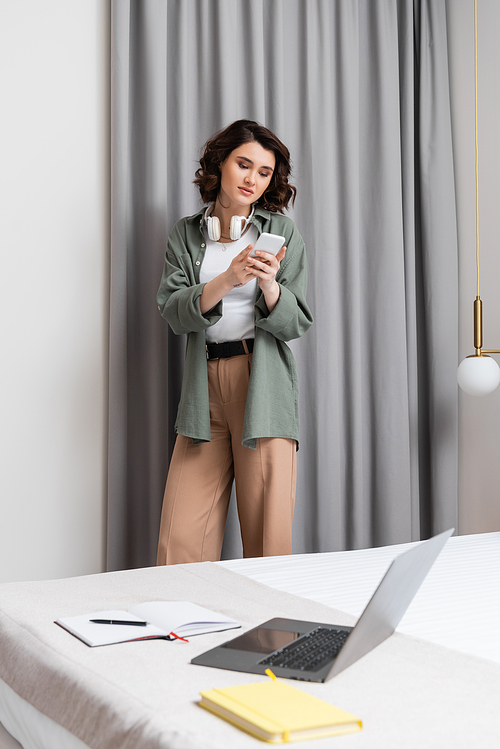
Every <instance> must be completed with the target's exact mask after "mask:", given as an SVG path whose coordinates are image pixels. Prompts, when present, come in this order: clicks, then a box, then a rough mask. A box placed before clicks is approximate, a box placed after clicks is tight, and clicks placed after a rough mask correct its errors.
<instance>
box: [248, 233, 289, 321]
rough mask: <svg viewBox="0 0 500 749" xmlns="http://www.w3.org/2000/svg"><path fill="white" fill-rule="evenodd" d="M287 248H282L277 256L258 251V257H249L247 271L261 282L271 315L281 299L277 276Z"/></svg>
mask: <svg viewBox="0 0 500 749" xmlns="http://www.w3.org/2000/svg"><path fill="white" fill-rule="evenodd" d="M285 252H286V247H282V248H281V250H280V251H279V252H278V254H277V255H273V254H272V253H270V252H263V251H259V250H256V252H255V254H256V257H250V256H249V257H248V258H247V265H246V271H247V272H251V273H252V275H253V276H256V277H257V278H258V280H259V287H260V289H261V290H262V293H263V294H264V298H265V300H266V304H267V308H268V310H269V312H270V313H271V312H272V311H273V309H274V308H275V307H276V304H277V303H278V299H279V298H280V286H279V284H278V283H277V282H276V274H277V272H278V271H279V269H280V265H281V261H282V260H283V258H284V257H285Z"/></svg>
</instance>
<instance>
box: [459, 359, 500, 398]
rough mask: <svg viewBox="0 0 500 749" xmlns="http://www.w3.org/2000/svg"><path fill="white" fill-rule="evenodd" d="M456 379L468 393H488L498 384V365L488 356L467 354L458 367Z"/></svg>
mask: <svg viewBox="0 0 500 749" xmlns="http://www.w3.org/2000/svg"><path fill="white" fill-rule="evenodd" d="M457 380H458V384H459V385H460V387H461V388H462V390H464V391H465V392H466V393H468V394H469V395H489V393H492V392H493V391H494V390H495V389H496V388H497V387H498V385H499V384H500V367H499V366H498V364H497V363H496V361H495V360H494V359H492V358H491V357H490V356H468V357H467V359H464V360H463V361H462V362H461V363H460V366H459V367H458V372H457Z"/></svg>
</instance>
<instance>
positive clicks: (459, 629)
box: [218, 533, 500, 663]
mask: <svg viewBox="0 0 500 749" xmlns="http://www.w3.org/2000/svg"><path fill="white" fill-rule="evenodd" d="M412 546H414V544H400V545H397V546H384V547H381V548H376V549H361V550H359V551H343V552H331V553H325V554H297V555H294V556H292V557H268V558H265V559H234V560H230V561H224V562H219V563H218V564H221V565H223V566H224V567H226V568H227V569H230V570H233V571H234V572H239V573H240V574H242V575H246V576H247V577H251V578H252V579H254V580H257V581H258V582H261V583H263V584H265V585H269V586H270V587H273V588H277V589H278V590H282V591H285V592H288V593H294V594H295V595H299V596H303V597H304V598H309V599H311V600H313V601H317V602H318V603H323V604H326V605H327V606H332V607H333V608H336V609H340V610H341V611H345V612H346V613H349V614H353V615H355V616H359V615H360V614H361V612H362V611H363V609H364V607H365V606H366V604H367V603H368V601H369V599H370V597H371V595H372V594H373V592H374V591H375V588H376V587H377V585H378V583H379V582H380V579H381V578H382V576H383V574H384V572H385V571H386V569H387V567H388V566H389V564H390V562H391V561H392V560H393V559H394V557H395V556H397V555H398V554H400V553H401V552H402V551H405V550H406V549H408V548H411V547H412ZM398 631H399V632H404V633H405V634H410V635H413V636H415V637H420V638H422V639H425V640H430V641H431V642H434V643H436V644H438V645H444V646H446V647H449V648H453V649H455V650H459V651H461V652H464V653H468V654H471V655H476V656H480V657H482V658H488V659H490V660H493V661H496V662H497V663H500V637H499V635H498V633H499V631H500V533H482V534H476V535H471V536H453V537H452V538H450V539H449V541H448V542H447V544H446V546H445V547H444V549H443V551H442V552H441V554H440V556H439V557H438V559H437V561H436V563H435V564H434V567H433V568H432V569H431V571H430V573H429V575H428V576H427V578H426V579H425V581H424V583H423V584H422V587H421V588H420V590H419V592H418V593H417V595H416V596H415V598H414V600H413V602H412V603H411V605H410V607H409V609H408V611H407V612H406V614H405V615H404V617H403V619H402V620H401V623H400V625H399V627H398Z"/></svg>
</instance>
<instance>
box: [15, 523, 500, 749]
mask: <svg viewBox="0 0 500 749" xmlns="http://www.w3.org/2000/svg"><path fill="white" fill-rule="evenodd" d="M412 545H413V544H401V545H399V546H390V547H382V548H378V549H363V550H359V551H348V552H332V553H325V554H302V555H294V556H291V557H267V558H263V559H261V558H259V559H240V560H230V561H224V562H220V563H218V564H220V565H221V566H223V567H225V568H227V569H230V570H232V571H234V572H238V573H240V574H242V575H246V576H247V577H250V578H252V579H254V580H256V581H258V582H261V583H263V584H265V585H268V586H270V587H273V588H276V589H278V590H281V591H284V592H288V593H293V594H295V595H299V596H303V597H304V598H309V599H311V600H313V601H316V602H318V603H323V604H326V605H328V606H332V607H334V608H337V609H340V610H342V611H345V612H347V613H350V614H354V615H356V616H359V614H360V613H361V611H362V610H363V608H364V607H365V605H366V603H367V602H368V600H369V598H370V596H371V595H372V593H373V592H374V590H375V588H376V586H377V584H378V582H379V581H380V579H381V577H382V576H383V574H384V572H385V570H386V569H387V567H388V565H389V563H390V562H391V560H392V559H393V558H394V557H395V556H396V555H397V554H399V553H401V551H404V550H405V549H407V548H410V547H411V546H412ZM271 615H272V612H270V616H271ZM499 625H500V533H488V534H480V535H474V536H459V537H453V538H451V539H450V540H449V541H448V543H447V545H446V547H445V548H444V550H443V552H442V553H441V555H440V557H439V558H438V560H437V562H436V564H435V565H434V567H433V569H432V570H431V572H430V573H429V576H428V577H427V579H426V580H425V581H424V584H423V585H422V588H421V589H420V591H419V592H418V593H417V596H416V597H415V599H414V601H413V603H412V604H411V605H410V608H409V609H408V612H407V613H406V614H405V616H404V618H403V620H402V621H401V624H400V626H399V627H398V630H399V631H401V632H404V633H407V634H412V635H414V636H417V637H420V638H423V639H427V640H430V641H432V642H434V643H437V644H439V645H445V646H447V647H451V648H454V649H456V650H460V651H462V652H465V653H469V654H472V655H476V656H481V657H483V658H488V659H491V660H494V661H496V662H499V663H500V638H499V637H498V632H499V629H500V626H499ZM0 722H2V723H3V724H4V725H5V727H6V728H7V729H8V730H9V731H10V733H11V734H12V735H13V736H15V737H16V738H17V739H18V740H19V741H20V742H21V744H22V746H23V747H24V749H55V747H57V749H84V748H85V744H83V743H82V742H81V741H80V740H79V739H77V738H76V737H74V736H73V735H72V734H71V733H69V732H68V731H67V730H66V729H64V728H62V727H61V726H59V725H58V724H57V723H55V722H54V721H52V720H50V719H49V718H47V717H46V716H45V715H43V714H42V713H40V712H38V711H37V710H35V709H34V708H33V707H32V706H31V705H29V703H27V702H26V701H25V700H23V699H21V698H20V697H19V696H18V695H17V694H15V692H13V691H12V689H10V687H8V686H7V684H5V683H4V682H2V681H1V680H0ZM5 746H6V747H7V746H8V745H7V744H6V745H5ZM0 749H3V746H2V737H1V734H0Z"/></svg>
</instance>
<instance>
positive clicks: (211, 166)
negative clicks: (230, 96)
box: [193, 120, 297, 213]
mask: <svg viewBox="0 0 500 749" xmlns="http://www.w3.org/2000/svg"><path fill="white" fill-rule="evenodd" d="M252 141H254V142H256V143H259V144H260V145H261V146H262V148H265V149H266V151H272V152H273V153H274V156H275V159H276V165H275V168H274V172H273V176H272V177H271V181H270V183H269V186H268V187H267V189H266V191H265V192H264V193H263V194H262V195H261V196H260V198H259V200H258V201H257V205H258V206H260V207H261V208H264V209H265V210H266V211H273V212H278V213H284V211H285V210H286V209H287V208H288V204H289V202H290V200H291V201H292V205H293V203H294V202H295V196H296V194H297V189H296V188H295V187H294V186H293V185H290V184H289V182H288V178H289V177H290V173H291V164H290V152H289V150H288V148H287V147H286V146H285V144H284V143H282V142H281V141H280V139H279V138H277V137H276V135H275V134H274V133H273V132H271V130H269V129H268V128H267V127H264V126H263V125H259V123H258V122H254V121H253V120H236V122H233V123H232V124H231V125H228V126H227V127H226V128H225V129H224V130H220V131H219V132H217V133H215V135H212V137H211V138H209V139H208V140H207V142H206V143H205V145H204V146H203V149H202V152H203V153H202V156H201V158H200V168H199V169H197V170H196V172H195V175H196V179H194V180H193V182H194V184H195V185H196V186H197V187H198V189H199V191H200V195H201V199H202V201H203V202H204V203H205V204H207V203H215V201H216V199H217V195H218V194H219V190H220V185H221V173H220V165H221V164H222V163H223V162H224V161H225V160H226V159H227V157H228V156H229V154H230V153H232V152H233V151H234V150H235V148H239V147H240V146H242V145H243V144H244V143H251V142H252Z"/></svg>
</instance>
